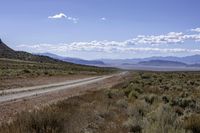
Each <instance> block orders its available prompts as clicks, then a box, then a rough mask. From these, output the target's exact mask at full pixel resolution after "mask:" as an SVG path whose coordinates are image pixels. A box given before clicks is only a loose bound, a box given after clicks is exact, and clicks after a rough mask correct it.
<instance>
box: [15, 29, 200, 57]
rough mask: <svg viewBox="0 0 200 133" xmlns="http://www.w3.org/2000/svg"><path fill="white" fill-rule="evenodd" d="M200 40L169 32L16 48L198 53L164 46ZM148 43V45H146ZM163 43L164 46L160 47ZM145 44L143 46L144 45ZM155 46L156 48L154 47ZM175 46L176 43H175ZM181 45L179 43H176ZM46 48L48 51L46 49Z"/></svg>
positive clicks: (198, 36)
mask: <svg viewBox="0 0 200 133" xmlns="http://www.w3.org/2000/svg"><path fill="white" fill-rule="evenodd" d="M188 40H190V41H200V34H199V33H196V34H184V33H183V32H169V33H167V34H162V35H139V36H137V37H136V38H132V39H128V40H125V41H107V40H104V41H90V42H72V43H66V44H36V45H20V46H18V48H22V49H27V50H29V51H31V50H33V49H34V51H37V52H56V53H58V52H67V51H88V52H90V51H91V52H108V53H112V52H127V51H129V52H131V51H132V52H137V51H138V52H169V53H176V52H188V53H198V52H200V49H185V48H171V49H169V48H166V47H165V46H167V45H168V44H181V43H185V42H186V41H188ZM146 45H149V46H146ZM160 45H164V47H165V48H163V47H160ZM144 46H145V47H144ZM155 46H156V48H155ZM176 46H177V45H176ZM178 46H181V45H178ZM47 50H48V51H47Z"/></svg>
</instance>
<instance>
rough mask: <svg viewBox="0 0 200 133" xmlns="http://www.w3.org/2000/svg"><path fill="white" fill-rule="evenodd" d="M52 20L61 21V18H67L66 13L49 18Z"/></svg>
mask: <svg viewBox="0 0 200 133" xmlns="http://www.w3.org/2000/svg"><path fill="white" fill-rule="evenodd" d="M48 18H50V19H61V18H67V16H66V15H65V14H64V13H59V14H56V15H53V16H49V17H48Z"/></svg>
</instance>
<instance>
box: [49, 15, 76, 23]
mask: <svg viewBox="0 0 200 133" xmlns="http://www.w3.org/2000/svg"><path fill="white" fill-rule="evenodd" d="M48 18H49V19H62V18H64V19H67V20H69V21H72V22H73V23H78V20H79V19H78V18H74V17H70V16H67V15H65V14H64V13H59V14H56V15H53V16H49V17H48Z"/></svg>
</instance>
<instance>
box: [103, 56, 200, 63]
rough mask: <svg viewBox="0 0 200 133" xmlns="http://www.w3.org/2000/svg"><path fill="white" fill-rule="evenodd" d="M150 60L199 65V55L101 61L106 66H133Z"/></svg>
mask: <svg viewBox="0 0 200 133" xmlns="http://www.w3.org/2000/svg"><path fill="white" fill-rule="evenodd" d="M151 60H163V61H176V62H182V63H185V64H200V55H192V56H185V57H175V56H167V57H159V56H155V57H149V58H135V59H102V61H103V62H104V63H106V64H110V65H133V64H138V63H139V62H142V61H151Z"/></svg>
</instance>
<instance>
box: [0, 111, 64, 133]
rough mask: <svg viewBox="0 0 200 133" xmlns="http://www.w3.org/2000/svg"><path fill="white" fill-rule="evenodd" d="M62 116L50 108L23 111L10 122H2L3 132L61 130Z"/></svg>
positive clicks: (24, 132)
mask: <svg viewBox="0 0 200 133" xmlns="http://www.w3.org/2000/svg"><path fill="white" fill-rule="evenodd" d="M63 122H64V116H62V114H60V113H59V112H57V110H54V109H52V108H45V109H44V110H34V111H33V112H23V113H21V114H19V115H18V117H17V119H16V120H15V121H14V122H12V123H11V124H4V126H3V127H1V128H0V129H1V130H3V132H6V131H8V132H13V133H14V132H15V133H21V132H22V133H57V132H63V129H64V125H63ZM0 132H1V131H0Z"/></svg>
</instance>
